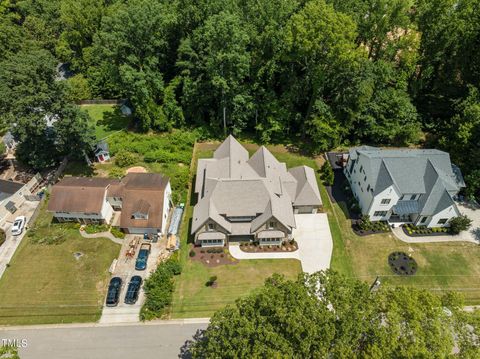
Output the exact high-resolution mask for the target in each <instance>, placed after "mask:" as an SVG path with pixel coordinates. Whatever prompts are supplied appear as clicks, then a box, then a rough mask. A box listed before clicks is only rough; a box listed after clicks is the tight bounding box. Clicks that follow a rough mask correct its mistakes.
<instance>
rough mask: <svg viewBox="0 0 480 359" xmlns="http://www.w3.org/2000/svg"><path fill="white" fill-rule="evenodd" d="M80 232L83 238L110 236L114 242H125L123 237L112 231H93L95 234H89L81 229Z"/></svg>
mask: <svg viewBox="0 0 480 359" xmlns="http://www.w3.org/2000/svg"><path fill="white" fill-rule="evenodd" d="M79 232H80V235H81V236H82V237H83V238H108V239H110V240H111V241H112V242H115V243H118V244H123V242H124V241H123V239H120V238H117V237H115V236H114V235H113V234H111V233H110V232H99V233H93V234H88V233H87V232H85V231H79Z"/></svg>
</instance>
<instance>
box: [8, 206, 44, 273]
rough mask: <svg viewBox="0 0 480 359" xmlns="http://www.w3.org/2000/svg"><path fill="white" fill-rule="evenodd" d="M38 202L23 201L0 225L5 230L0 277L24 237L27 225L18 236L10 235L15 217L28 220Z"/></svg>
mask: <svg viewBox="0 0 480 359" xmlns="http://www.w3.org/2000/svg"><path fill="white" fill-rule="evenodd" d="M39 204H40V202H39V201H25V203H24V204H23V205H22V206H21V207H20V208H19V209H18V210H17V211H16V212H15V213H14V214H12V215H10V216H9V217H8V218H7V220H6V221H5V223H3V225H2V229H3V230H4V231H5V234H6V240H5V243H3V244H2V245H1V246H0V278H1V277H2V275H3V273H4V272H5V269H6V268H7V265H8V264H9V263H10V260H11V259H12V257H13V255H14V254H15V252H16V250H17V248H18V246H19V245H20V242H21V241H22V239H23V237H25V235H26V232H27V229H28V225H27V226H25V228H24V229H23V231H22V234H21V235H19V236H12V233H11V227H12V225H13V222H14V221H15V218H16V217H18V216H25V217H27V223H28V222H29V221H30V219H31V217H32V215H33V213H34V212H35V209H36V208H37V207H38V205H39Z"/></svg>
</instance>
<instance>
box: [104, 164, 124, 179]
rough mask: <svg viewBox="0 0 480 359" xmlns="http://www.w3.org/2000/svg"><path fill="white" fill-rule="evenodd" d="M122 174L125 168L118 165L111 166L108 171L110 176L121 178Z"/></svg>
mask: <svg viewBox="0 0 480 359" xmlns="http://www.w3.org/2000/svg"><path fill="white" fill-rule="evenodd" d="M123 176H125V170H124V169H123V168H120V167H112V168H111V169H110V172H109V173H108V177H110V178H122V177H123Z"/></svg>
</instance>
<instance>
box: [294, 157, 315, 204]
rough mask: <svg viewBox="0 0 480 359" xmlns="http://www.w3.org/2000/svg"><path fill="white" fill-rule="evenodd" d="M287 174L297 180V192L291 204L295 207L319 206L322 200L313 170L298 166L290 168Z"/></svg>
mask: <svg viewBox="0 0 480 359" xmlns="http://www.w3.org/2000/svg"><path fill="white" fill-rule="evenodd" d="M288 172H290V174H292V175H293V177H295V179H296V180H297V191H296V196H295V201H294V202H293V204H294V205H295V206H309V205H317V206H321V205H322V199H321V197H320V191H319V190H318V184H317V179H316V178H315V172H314V171H313V169H312V168H311V167H307V166H298V167H294V168H291V169H290V170H289V171H288Z"/></svg>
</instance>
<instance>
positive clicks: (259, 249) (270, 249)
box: [240, 242, 298, 253]
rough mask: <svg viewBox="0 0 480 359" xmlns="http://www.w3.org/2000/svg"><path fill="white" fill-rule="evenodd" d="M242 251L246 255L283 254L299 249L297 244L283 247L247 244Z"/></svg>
mask: <svg viewBox="0 0 480 359" xmlns="http://www.w3.org/2000/svg"><path fill="white" fill-rule="evenodd" d="M240 249H241V250H242V251H243V252H246V253H282V252H287V253H288V252H295V251H296V250H297V249H298V244H297V242H294V243H293V244H291V243H286V244H282V245H281V246H274V245H265V246H260V245H254V244H252V243H248V244H247V243H245V244H243V245H240Z"/></svg>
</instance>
